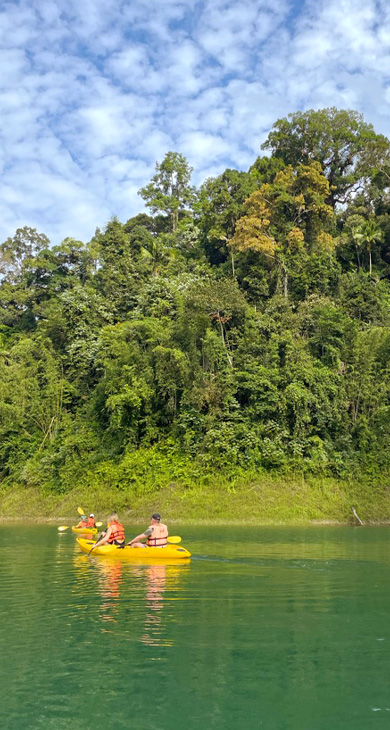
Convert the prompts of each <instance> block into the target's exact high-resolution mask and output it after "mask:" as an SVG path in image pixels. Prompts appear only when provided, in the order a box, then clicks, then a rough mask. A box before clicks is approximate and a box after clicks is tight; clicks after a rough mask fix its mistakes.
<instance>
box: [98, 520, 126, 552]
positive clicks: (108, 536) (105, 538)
mask: <svg viewBox="0 0 390 730" xmlns="http://www.w3.org/2000/svg"><path fill="white" fill-rule="evenodd" d="M98 545H118V547H123V548H124V547H125V545H126V538H125V529H124V527H123V525H122V524H121V523H120V522H119V519H118V515H117V513H116V512H113V514H112V515H110V516H109V518H108V527H107V530H106V531H105V532H103V533H102V536H101V537H99V539H98V540H97V542H96V543H95V545H94V547H97V546H98Z"/></svg>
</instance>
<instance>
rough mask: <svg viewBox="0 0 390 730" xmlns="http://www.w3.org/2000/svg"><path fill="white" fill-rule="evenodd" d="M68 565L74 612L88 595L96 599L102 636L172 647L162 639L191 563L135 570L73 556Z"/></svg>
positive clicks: (136, 567)
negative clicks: (113, 634) (114, 635)
mask: <svg viewBox="0 0 390 730" xmlns="http://www.w3.org/2000/svg"><path fill="white" fill-rule="evenodd" d="M73 564H74V568H75V572H76V584H75V588H76V595H77V598H78V605H77V608H80V603H81V602H80V599H81V598H83V597H84V596H86V594H87V593H89V594H91V593H94V594H95V595H97V596H99V597H100V601H99V605H98V608H97V616H98V620H99V622H100V623H101V631H102V633H107V632H114V631H115V632H117V633H120V634H122V635H123V636H125V637H126V639H128V640H131V641H134V640H135V641H139V642H141V643H142V644H145V645H147V646H172V645H173V639H172V636H169V635H168V633H167V630H168V627H169V625H170V624H171V623H172V621H173V619H174V616H173V613H174V612H173V606H172V601H177V600H180V598H181V592H182V590H183V587H182V585H181V580H182V577H183V576H184V575H185V573H187V572H188V570H189V569H190V560H188V561H185V562H184V561H180V563H178V562H177V561H176V562H174V563H173V564H172V563H171V564H170V563H161V562H160V561H159V562H158V563H157V562H153V563H151V564H149V563H148V564H139V563H136V564H134V563H128V562H126V561H122V560H118V559H113V558H110V557H106V558H104V557H102V556H99V557H98V558H97V557H96V558H94V557H92V558H88V557H87V556H86V555H84V554H82V553H79V552H77V551H76V552H75V553H74V559H73Z"/></svg>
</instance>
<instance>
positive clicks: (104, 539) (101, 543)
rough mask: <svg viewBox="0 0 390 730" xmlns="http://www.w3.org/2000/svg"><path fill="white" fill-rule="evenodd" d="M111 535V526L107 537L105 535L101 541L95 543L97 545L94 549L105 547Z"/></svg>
mask: <svg viewBox="0 0 390 730" xmlns="http://www.w3.org/2000/svg"><path fill="white" fill-rule="evenodd" d="M111 533H112V527H111V525H110V527H108V528H107V530H106V533H105V535H103V537H101V538H100V540H98V541H97V542H95V544H94V546H93V547H94V549H95V547H100V545H105V544H106V543H107V541H108V538H109V537H110V535H111Z"/></svg>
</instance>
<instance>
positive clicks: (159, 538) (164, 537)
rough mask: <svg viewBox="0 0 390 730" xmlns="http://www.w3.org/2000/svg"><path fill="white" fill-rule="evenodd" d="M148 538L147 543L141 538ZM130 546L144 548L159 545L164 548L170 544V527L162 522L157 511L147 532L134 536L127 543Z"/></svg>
mask: <svg viewBox="0 0 390 730" xmlns="http://www.w3.org/2000/svg"><path fill="white" fill-rule="evenodd" d="M145 538H146V545H144V543H143V542H141V540H143V539H145ZM127 544H128V545H130V547H134V548H144V547H158V548H164V547H166V545H167V544H168V528H167V526H166V525H164V524H163V523H162V522H161V515H159V514H158V513H157V512H155V513H154V515H152V524H151V525H150V526H149V527H148V529H147V530H145V532H142V533H141V535H137V537H133V539H132V540H130V542H128V543H127Z"/></svg>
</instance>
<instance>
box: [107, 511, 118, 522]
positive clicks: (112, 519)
mask: <svg viewBox="0 0 390 730" xmlns="http://www.w3.org/2000/svg"><path fill="white" fill-rule="evenodd" d="M110 522H118V515H117V513H116V512H113V513H112V515H110V516H109V518H108V524H110Z"/></svg>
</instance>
